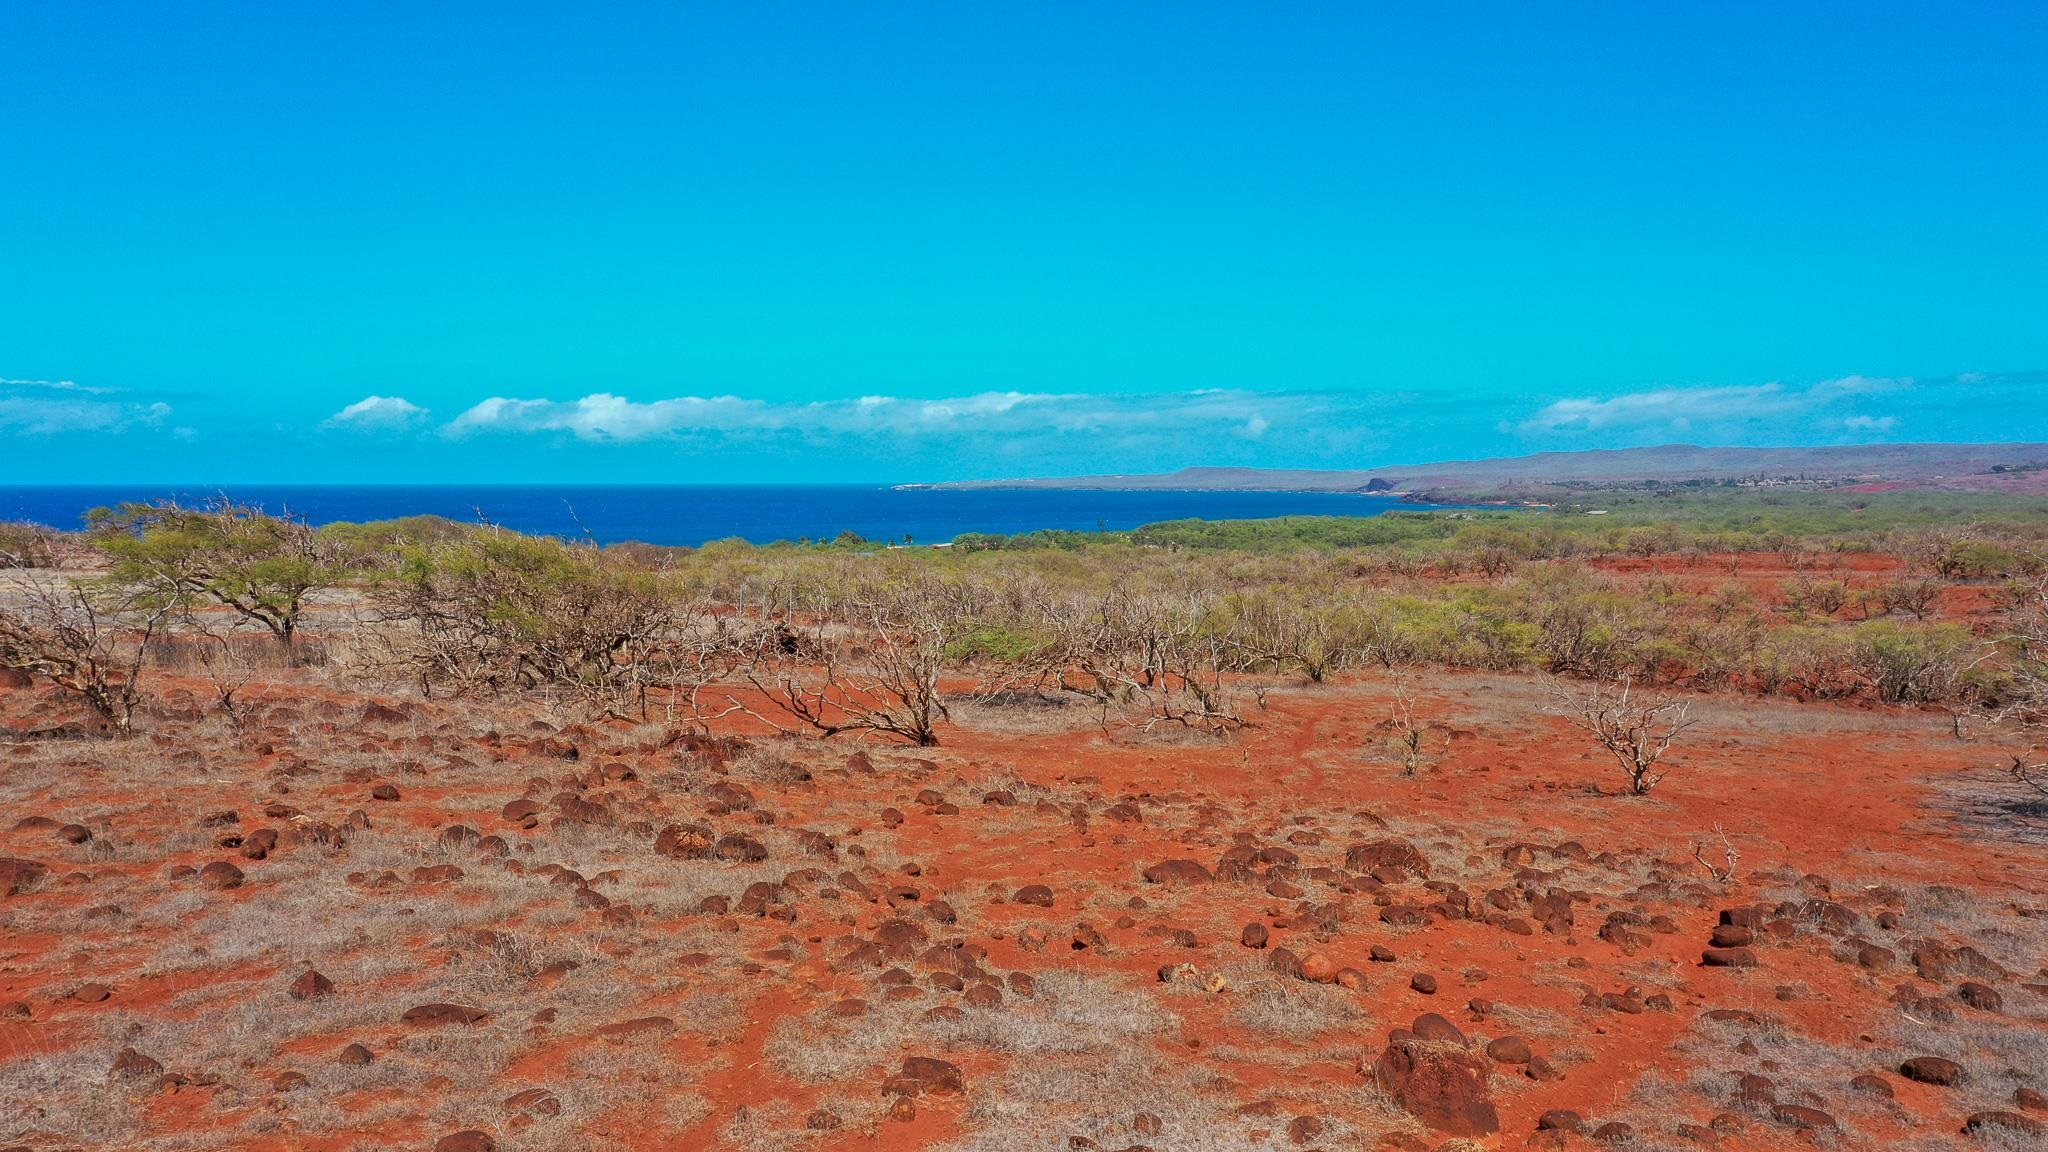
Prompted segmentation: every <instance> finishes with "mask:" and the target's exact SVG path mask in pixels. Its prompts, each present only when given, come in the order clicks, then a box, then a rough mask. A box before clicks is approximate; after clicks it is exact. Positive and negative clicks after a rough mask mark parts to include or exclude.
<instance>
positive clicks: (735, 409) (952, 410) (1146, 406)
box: [445, 389, 1331, 442]
mask: <svg viewBox="0 0 2048 1152" xmlns="http://www.w3.org/2000/svg"><path fill="white" fill-rule="evenodd" d="M1330 404H1331V398H1330V397H1316V396H1312V395H1310V394H1306V393H1273V392H1249V391H1236V390H1217V389H1207V390H1202V391H1194V392H1170V393H1146V394H1080V393H1050V392H981V393H975V394H973V395H968V396H955V397H944V398H938V399H905V398H900V397H894V396H861V397H857V398H854V399H848V400H820V401H811V402H803V403H770V402H768V401H764V400H756V399H749V398H745V397H740V396H681V397H675V398H672V399H665V400H650V401H636V400H630V399H627V398H626V397H623V396H616V395H613V394H612V393H609V392H597V393H593V394H591V395H588V396H584V397H582V398H581V399H577V400H528V399H513V398H508V397H504V396H493V397H491V398H490V399H487V400H484V401H482V402H480V403H478V404H476V405H475V406H473V407H471V408H470V409H469V410H468V411H466V412H464V413H462V414H461V415H460V416H457V417H456V418H455V419H454V420H452V421H450V422H449V423H448V424H447V426H446V428H445V431H446V432H448V433H449V434H450V435H458V436H460V435H471V434H477V433H484V432H500V433H566V434H568V435H571V436H574V437H576V438H578V439H582V440H589V441H611V442H627V441H640V440H651V439H657V438H664V437H669V438H688V437H706V436H721V437H749V436H752V437H761V436H799V437H809V436H873V437H889V436H922V437H939V436H970V435H989V434H998V435H1013V436H1014V435H1035V434H1036V435H1043V434H1084V433H1104V434H1115V433H1143V432H1171V431H1195V430H1202V429H1209V430H1214V431H1217V432H1224V431H1236V432H1239V433H1242V434H1244V435H1248V436H1251V437H1254V438H1256V437H1259V436H1262V435H1264V434H1265V433H1266V431H1267V430H1268V429H1270V428H1273V427H1276V426H1285V425H1289V424H1292V425H1296V426H1299V425H1302V424H1303V423H1305V422H1310V421H1312V420H1313V419H1315V418H1316V417H1317V416H1318V415H1319V414H1322V413H1323V411H1324V409H1326V408H1328V407H1329V405H1330Z"/></svg>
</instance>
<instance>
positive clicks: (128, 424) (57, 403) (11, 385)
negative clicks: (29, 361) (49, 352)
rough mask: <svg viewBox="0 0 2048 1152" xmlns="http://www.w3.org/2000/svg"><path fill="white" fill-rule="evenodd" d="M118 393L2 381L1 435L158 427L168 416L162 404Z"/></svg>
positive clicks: (76, 386) (54, 382)
mask: <svg viewBox="0 0 2048 1152" xmlns="http://www.w3.org/2000/svg"><path fill="white" fill-rule="evenodd" d="M119 395H120V392H119V390H118V389H113V388H87V387H85V386H83V385H80V384H75V383H73V382H71V381H69V380H11V379H0V432H8V433H13V434H18V435H28V436H55V435H61V434H63V433H67V432H124V431H127V430H128V429H130V428H137V427H155V426H158V425H160V424H162V423H163V420H164V417H166V416H169V415H170V413H171V406H170V405H168V404H165V403H163V402H162V401H156V402H150V403H145V402H141V401H133V400H122V399H117V398H116V397H118V396H119Z"/></svg>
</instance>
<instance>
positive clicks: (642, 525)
mask: <svg viewBox="0 0 2048 1152" xmlns="http://www.w3.org/2000/svg"><path fill="white" fill-rule="evenodd" d="M225 492H226V494H227V495H228V496H230V497H232V498H234V499H235V500H238V501H241V502H243V503H250V504H257V505H261V506H262V507H264V508H266V509H268V510H270V511H272V512H278V511H285V510H289V511H290V512H291V513H292V514H294V515H297V516H300V517H303V518H305V519H307V520H309V521H311V522H313V523H315V524H326V523H332V522H334V521H337V520H354V521H363V520H389V519H393V518H396V517H400V516H417V515H423V514H431V515H436V516H445V517H448V518H450V519H453V520H469V521H476V520H488V521H490V522H491V523H494V524H498V525H502V526H503V527H506V528H510V529H513V530H514V531H518V532H526V533H532V534H541V535H551V536H570V537H577V538H590V539H595V540H596V541H597V542H598V543H600V544H616V543H619V542H621V541H626V540H638V541H641V542H644V543H648V544H669V545H697V544H703V543H705V542H707V541H711V540H720V539H726V538H729V537H735V536H736V537H739V538H741V539H744V540H749V541H752V542H754V543H756V544H766V543H771V542H774V541H777V540H797V539H812V540H817V539H827V538H830V537H834V536H837V535H839V534H840V533H841V532H849V531H850V532H854V533H857V534H859V535H861V536H863V537H866V538H867V539H869V540H876V541H887V542H898V543H900V542H904V541H906V540H907V541H909V542H912V543H923V544H937V543H943V542H945V541H948V540H952V539H953V538H954V537H956V536H959V535H961V534H962V533H968V532H996V533H1003V534H1005V535H1012V534H1016V533H1019V532H1032V531H1036V530H1038V529H1042V528H1065V529H1073V530H1078V531H1090V530H1098V529H1110V530H1119V529H1128V528H1136V527H1138V526H1140V525H1144V524H1152V523H1157V522H1159V521H1162V520H1183V519H1189V518H1200V519H1206V520H1245V519H1261V518H1267V517H1274V516H1377V515H1379V514H1380V513H1382V512H1386V511H1388V510H1390V509H1397V508H1407V509H1414V508H1427V507H1434V505H1422V504H1409V503H1404V502H1402V501H1401V500H1400V499H1399V498H1398V497H1392V496H1382V495H1364V494H1351V493H1336V492H1194V491H1159V492H1105V491H1093V490H1085V489H958V490H956V489H943V490H934V489H929V488H890V487H879V486H864V485H755V486H682V485H675V486H668V485H663V486H654V485H641V486H629V485H519V486H510V485H504V486H461V485H433V486H406V485H291V486H286V485H262V484H253V485H242V486H237V487H232V488H229V489H226V490H225ZM221 494H222V490H221V489H212V488H200V487H186V488H181V487H177V486H157V487H152V486H149V485H122V486H75V487H72V486H66V487H20V486H15V487H5V486H0V520H31V521H35V522H36V523H40V524H47V525H50V526H52V527H55V528H64V529H73V528H78V527H80V526H81V525H82V524H83V522H84V517H85V514H86V512H87V511H88V510H89V509H92V508H96V507H102V506H107V505H112V504H116V503H120V502H122V501H128V500H152V499H158V498H174V499H177V500H179V501H181V502H184V503H202V502H204V501H206V500H208V499H212V498H216V497H218V496H220V495H221Z"/></svg>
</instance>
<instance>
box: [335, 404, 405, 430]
mask: <svg viewBox="0 0 2048 1152" xmlns="http://www.w3.org/2000/svg"><path fill="white" fill-rule="evenodd" d="M426 416H427V410H426V409H425V408H422V407H420V406H419V405H417V404H415V403H413V402H412V401H410V400H407V399H406V398H404V397H403V396H365V397H363V398H362V399H361V400H358V401H356V402H355V403H353V404H351V405H349V406H348V407H346V408H343V409H342V410H341V411H339V412H336V413H335V414H334V415H332V416H329V417H328V418H327V424H328V426H329V427H333V428H359V429H364V430H391V429H398V428H409V427H411V426H412V425H414V424H416V423H418V422H419V421H421V420H424V419H426Z"/></svg>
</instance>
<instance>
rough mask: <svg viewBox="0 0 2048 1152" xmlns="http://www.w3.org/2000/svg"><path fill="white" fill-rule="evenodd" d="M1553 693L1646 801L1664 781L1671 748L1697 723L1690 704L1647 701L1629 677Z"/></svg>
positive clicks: (1555, 687)
mask: <svg viewBox="0 0 2048 1152" xmlns="http://www.w3.org/2000/svg"><path fill="white" fill-rule="evenodd" d="M1551 691H1552V693H1553V695H1555V696H1556V697H1557V698H1558V699H1559V700H1560V701H1561V702H1562V703H1563V704H1564V705H1565V707H1566V709H1567V711H1566V717H1567V718H1568V719H1569V720H1571V722H1572V723H1573V725H1574V726H1576V727H1578V728H1579V729H1581V730H1582V731H1584V732H1586V733H1588V734H1590V735H1591V736H1592V737H1593V738H1594V739H1595V740H1596V741H1598V742H1599V744H1600V747H1602V748H1604V749H1606V750H1607V753H1608V754H1609V755H1610V756H1613V757H1614V760H1615V762H1616V763H1617V764H1619V765H1621V768H1622V771H1623V772H1625V773H1627V775H1628V782H1629V791H1630V792H1631V793H1632V794H1634V795H1637V796H1641V795H1644V794H1646V793H1648V792H1649V791H1650V789H1652V788H1654V787H1656V786H1657V783H1658V781H1660V780H1662V779H1663V778H1664V772H1663V771H1662V770H1661V769H1660V768H1659V767H1658V764H1659V762H1661V761H1662V760H1663V759H1664V754H1665V753H1667V752H1669V751H1670V750H1671V745H1672V744H1673V743H1675V742H1676V741H1677V740H1678V738H1679V737H1680V736H1681V735H1683V734H1684V733H1685V731H1686V730H1687V729H1689V728H1691V727H1693V726H1694V725H1695V724H1697V723H1698V721H1696V720H1694V719H1693V718H1692V716H1691V714H1690V713H1691V702H1690V701H1687V700H1683V699H1678V698H1671V697H1663V698H1652V699H1644V698H1643V697H1642V696H1640V695H1638V694H1637V692H1636V690H1635V684H1634V682H1633V681H1632V679H1631V677H1630V676H1629V675H1628V674H1627V673H1623V674H1621V675H1620V676H1617V677H1615V678H1614V679H1613V680H1612V681H1600V682H1596V683H1595V684H1594V685H1593V686H1592V687H1591V688H1590V689H1588V690H1586V691H1584V692H1580V691H1577V690H1575V689H1573V688H1571V687H1570V686H1568V685H1567V684H1565V683H1564V682H1563V681H1553V682H1552V685H1551Z"/></svg>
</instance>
